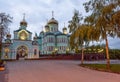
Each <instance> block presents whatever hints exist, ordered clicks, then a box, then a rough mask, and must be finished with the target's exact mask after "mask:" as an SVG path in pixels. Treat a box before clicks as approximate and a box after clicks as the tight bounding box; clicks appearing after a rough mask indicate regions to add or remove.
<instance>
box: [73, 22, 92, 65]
mask: <svg viewBox="0 0 120 82" xmlns="http://www.w3.org/2000/svg"><path fill="white" fill-rule="evenodd" d="M92 33H93V29H92V27H91V26H88V25H85V24H83V25H81V26H79V28H78V29H77V30H76V31H75V39H76V42H75V43H76V45H77V46H78V47H80V48H81V49H82V58H81V64H83V61H84V48H85V47H87V46H88V45H89V42H90V41H91V40H92Z"/></svg>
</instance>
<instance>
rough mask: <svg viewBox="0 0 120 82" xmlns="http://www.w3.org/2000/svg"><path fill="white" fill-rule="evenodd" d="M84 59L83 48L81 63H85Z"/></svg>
mask: <svg viewBox="0 0 120 82" xmlns="http://www.w3.org/2000/svg"><path fill="white" fill-rule="evenodd" d="M83 61H84V48H82V58H81V64H83Z"/></svg>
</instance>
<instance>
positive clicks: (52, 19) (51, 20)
mask: <svg viewBox="0 0 120 82" xmlns="http://www.w3.org/2000/svg"><path fill="white" fill-rule="evenodd" d="M48 24H58V21H57V20H55V19H54V18H51V19H50V20H49V21H48Z"/></svg>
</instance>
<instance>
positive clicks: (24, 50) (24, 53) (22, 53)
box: [16, 46, 28, 60]
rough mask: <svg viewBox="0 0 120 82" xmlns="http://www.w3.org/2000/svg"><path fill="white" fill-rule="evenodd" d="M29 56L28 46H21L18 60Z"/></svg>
mask: <svg viewBox="0 0 120 82" xmlns="http://www.w3.org/2000/svg"><path fill="white" fill-rule="evenodd" d="M27 55H28V48H27V47H26V46H19V47H18V48H17V56H16V59H17V60H18V59H19V58H25V56H27Z"/></svg>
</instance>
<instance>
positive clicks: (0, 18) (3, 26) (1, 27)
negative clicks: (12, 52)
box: [0, 13, 12, 59]
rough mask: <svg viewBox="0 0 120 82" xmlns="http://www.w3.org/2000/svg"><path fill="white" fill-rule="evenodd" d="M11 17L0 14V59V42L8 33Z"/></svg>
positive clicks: (0, 49)
mask: <svg viewBox="0 0 120 82" xmlns="http://www.w3.org/2000/svg"><path fill="white" fill-rule="evenodd" d="M11 20H12V17H10V16H9V15H6V14H5V13H0V59H1V55H2V41H3V39H4V36H5V35H6V33H7V32H8V25H9V24H10V23H11V22H12V21H11Z"/></svg>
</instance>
